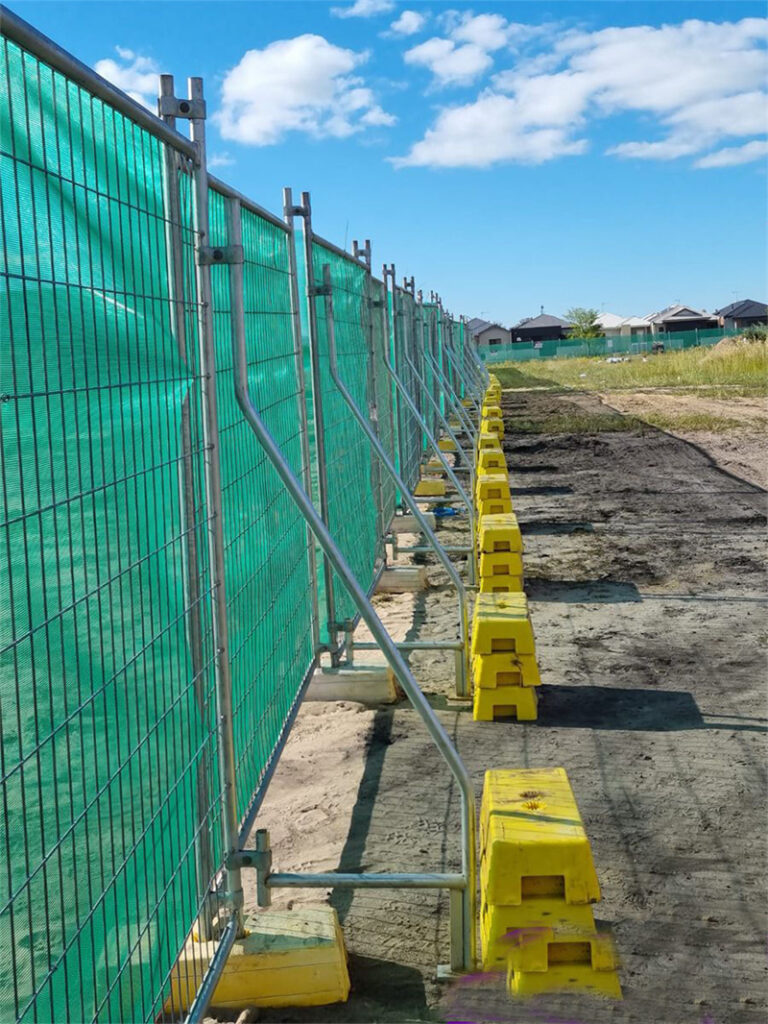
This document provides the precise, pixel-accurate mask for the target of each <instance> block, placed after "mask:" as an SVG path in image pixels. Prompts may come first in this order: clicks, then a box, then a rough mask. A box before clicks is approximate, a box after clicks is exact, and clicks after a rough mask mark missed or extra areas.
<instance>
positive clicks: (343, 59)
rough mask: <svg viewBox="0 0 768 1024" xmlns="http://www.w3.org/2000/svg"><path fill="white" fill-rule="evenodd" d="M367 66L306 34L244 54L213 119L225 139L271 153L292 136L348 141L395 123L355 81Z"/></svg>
mask: <svg viewBox="0 0 768 1024" xmlns="http://www.w3.org/2000/svg"><path fill="white" fill-rule="evenodd" d="M367 59H368V54H367V53H357V52H355V51H354V50H347V49H343V48H342V47H340V46H335V45H334V44H333V43H330V42H328V40H327V39H324V38H323V36H318V35H309V34H307V35H302V36H296V37H295V38H293V39H281V40H278V41H276V42H274V43H270V44H269V45H268V46H266V47H265V48H264V49H263V50H248V51H247V52H246V53H245V54H244V55H243V57H242V58H241V60H240V62H239V63H238V64H237V65H236V66H235V67H234V68H232V69H231V70H230V71H228V72H227V74H226V75H225V77H224V82H223V85H222V104H221V108H220V109H219V111H218V112H217V113H216V114H215V115H214V117H215V120H216V122H217V124H218V127H219V131H220V132H221V135H222V137H223V138H225V139H234V140H236V141H238V142H244V143H247V144H250V145H254V146H268V145H272V144H273V143H276V142H280V140H281V139H282V138H283V137H284V136H285V135H286V134H287V133H288V132H293V131H298V132H304V133H306V134H308V135H312V136H314V137H316V138H323V137H328V136H330V137H333V138H346V137H347V136H349V135H352V134H354V133H355V132H359V131H362V130H363V129H364V128H366V127H368V126H374V125H377V126H386V125H391V124H394V123H395V118H394V117H393V116H392V115H391V114H388V113H387V112H386V111H385V110H383V109H382V108H381V107H380V106H379V104H378V103H377V102H376V99H375V96H374V94H373V91H372V90H371V89H370V88H368V87H367V86H366V85H365V82H364V80H363V79H362V78H360V77H359V76H358V75H356V74H353V72H354V71H355V69H356V68H358V67H359V66H360V65H361V64H364V63H365V61H366V60H367Z"/></svg>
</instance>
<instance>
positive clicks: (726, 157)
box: [694, 139, 768, 167]
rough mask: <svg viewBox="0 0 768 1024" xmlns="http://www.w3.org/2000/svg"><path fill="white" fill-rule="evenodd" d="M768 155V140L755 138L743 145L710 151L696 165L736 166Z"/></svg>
mask: <svg viewBox="0 0 768 1024" xmlns="http://www.w3.org/2000/svg"><path fill="white" fill-rule="evenodd" d="M765 157H768V140H766V139H753V141H752V142H746V143H745V144H744V145H743V146H728V147H726V148H725V149H718V150H717V151H716V152H714V153H708V154H707V156H703V157H702V158H701V159H700V160H697V161H696V163H695V164H694V167H736V166H738V165H739V164H749V163H752V162H753V161H754V160H762V159H764V158H765Z"/></svg>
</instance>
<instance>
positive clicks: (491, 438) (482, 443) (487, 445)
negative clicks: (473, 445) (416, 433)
mask: <svg viewBox="0 0 768 1024" xmlns="http://www.w3.org/2000/svg"><path fill="white" fill-rule="evenodd" d="M438 443H440V442H438ZM477 447H478V449H479V451H481V452H482V451H487V450H488V449H491V450H493V451H498V452H500V451H501V444H500V443H499V435H498V434H489V433H488V432H487V431H485V432H484V431H482V430H481V431H480V433H479V434H478V435H477ZM448 450H449V451H453V449H450V448H449V449H448ZM502 454H503V453H502Z"/></svg>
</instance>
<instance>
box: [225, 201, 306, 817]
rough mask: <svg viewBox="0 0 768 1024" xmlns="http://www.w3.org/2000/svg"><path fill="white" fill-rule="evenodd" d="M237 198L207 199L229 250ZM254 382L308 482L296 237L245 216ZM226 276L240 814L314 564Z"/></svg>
mask: <svg viewBox="0 0 768 1024" xmlns="http://www.w3.org/2000/svg"><path fill="white" fill-rule="evenodd" d="M232 201H233V200H231V199H228V198H227V197H225V196H224V195H222V194H221V193H219V192H218V191H216V190H215V189H211V190H210V193H209V218H210V230H211V238H210V244H211V245H212V246H221V247H225V246H226V245H227V244H228V241H229V226H228V220H229V216H228V207H229V204H230V203H231V202H232ZM240 216H241V223H242V245H243V306H244V308H243V319H244V325H245V338H246V349H247V358H248V382H249V388H250V393H251V395H252V396H253V398H254V400H255V401H256V404H257V406H258V408H259V411H260V413H261V415H262V417H263V419H264V421H265V422H266V424H267V426H268V428H269V430H270V433H271V434H272V436H273V437H274V438H275V440H276V441H277V442H278V444H279V445H280V448H281V450H282V451H283V453H284V455H285V458H286V460H287V461H288V463H289V465H290V466H291V469H292V470H293V471H294V472H295V473H296V475H297V476H298V477H299V478H300V479H302V478H304V477H305V466H304V449H303V445H304V433H303V431H304V423H305V414H304V411H303V404H304V396H303V394H302V391H301V388H300V380H301V377H300V373H299V370H298V366H297V359H298V357H297V351H296V338H295V336H294V320H293V312H292V296H291V289H292V281H291V260H290V251H289V247H290V246H291V244H292V238H291V235H290V232H288V231H287V230H286V228H285V227H283V226H281V225H278V224H275V223H274V222H273V221H272V220H270V219H267V218H266V217H265V216H260V215H259V213H258V212H255V211H254V210H252V209H249V208H247V207H241V208H240ZM229 275H230V270H229V267H227V266H215V267H213V268H212V270H211V277H212V289H213V325H214V338H215V344H216V370H217V400H218V416H219V443H220V460H221V477H222V484H221V491H222V494H221V497H222V519H223V529H224V559H225V579H226V585H227V590H226V593H227V625H228V633H229V654H230V664H231V672H232V691H233V693H232V699H233V710H234V732H235V754H236V777H237V799H238V814H239V817H240V818H241V819H242V818H243V817H244V816H245V815H246V814H247V812H248V809H249V806H250V805H251V804H252V803H253V802H254V801H258V800H260V798H261V796H262V793H261V782H262V780H263V779H264V777H265V774H266V772H267V770H268V767H269V765H270V763H271V760H272V756H273V753H274V751H275V747H276V745H277V743H278V740H279V739H280V737H281V734H282V731H283V726H284V723H285V721H286V719H287V718H288V716H289V714H290V711H291V709H292V707H293V704H294V702H295V701H296V698H297V696H298V694H299V691H300V689H301V684H302V682H303V681H304V679H305V676H306V674H307V672H308V670H309V668H310V665H311V664H312V661H313V658H314V637H313V620H312V615H313V587H314V583H313V578H312V574H311V572H310V564H311V563H310V558H311V557H313V554H312V553H311V548H310V541H309V537H308V534H307V530H306V526H305V523H304V519H303V518H302V516H301V515H300V513H299V512H298V510H297V508H296V506H295V504H294V503H293V501H292V500H291V498H290V497H289V495H288V493H287V491H286V490H285V488H284V487H283V485H282V483H281V481H280V479H279V477H278V476H277V473H276V471H275V470H274V468H273V467H272V464H271V463H270V462H269V461H268V459H267V458H266V456H265V454H264V451H263V449H262V447H261V445H260V444H259V443H258V441H257V440H256V438H255V436H254V434H253V431H252V430H251V429H250V427H249V426H248V424H247V423H246V422H245V420H244V418H243V415H242V412H241V411H240V408H239V406H238V404H237V401H236V398H235V390H234V384H233V367H232V317H233V315H235V313H234V311H233V310H232V308H231V305H230V282H229Z"/></svg>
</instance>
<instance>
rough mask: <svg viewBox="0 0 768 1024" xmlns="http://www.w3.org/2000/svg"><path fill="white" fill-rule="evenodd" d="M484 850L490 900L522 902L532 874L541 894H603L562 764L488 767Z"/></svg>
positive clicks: (483, 879) (581, 898) (585, 899)
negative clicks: (537, 766)
mask: <svg viewBox="0 0 768 1024" xmlns="http://www.w3.org/2000/svg"><path fill="white" fill-rule="evenodd" d="M522 689H523V690H524V691H525V692H528V693H535V692H536V691H535V689H533V688H531V687H522ZM475 692H476V693H493V692H494V691H493V690H477V691H475ZM480 850H481V856H480V891H481V893H482V897H483V900H484V901H485V902H486V903H494V904H502V905H504V906H519V905H520V904H521V903H522V901H523V894H524V890H525V891H527V892H530V889H531V882H530V881H529V879H531V878H533V879H536V883H535V887H536V888H537V889H538V891H539V892H540V894H541V895H547V896H554V897H557V898H562V899H564V900H565V902H566V903H594V902H596V901H597V900H599V899H600V886H599V884H598V881H597V875H596V874H595V866H594V863H593V861H592V851H591V849H590V845H589V840H588V839H587V835H586V832H585V831H584V825H583V824H582V821H581V816H580V815H579V809H578V807H577V806H576V800H575V798H574V795H573V791H572V789H571V786H570V783H569V782H568V776H567V775H566V773H565V770H564V769H563V768H540V769H520V770H509V771H505V770H496V771H489V772H486V774H485V785H484V787H483V800H482V805H481V810H480Z"/></svg>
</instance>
